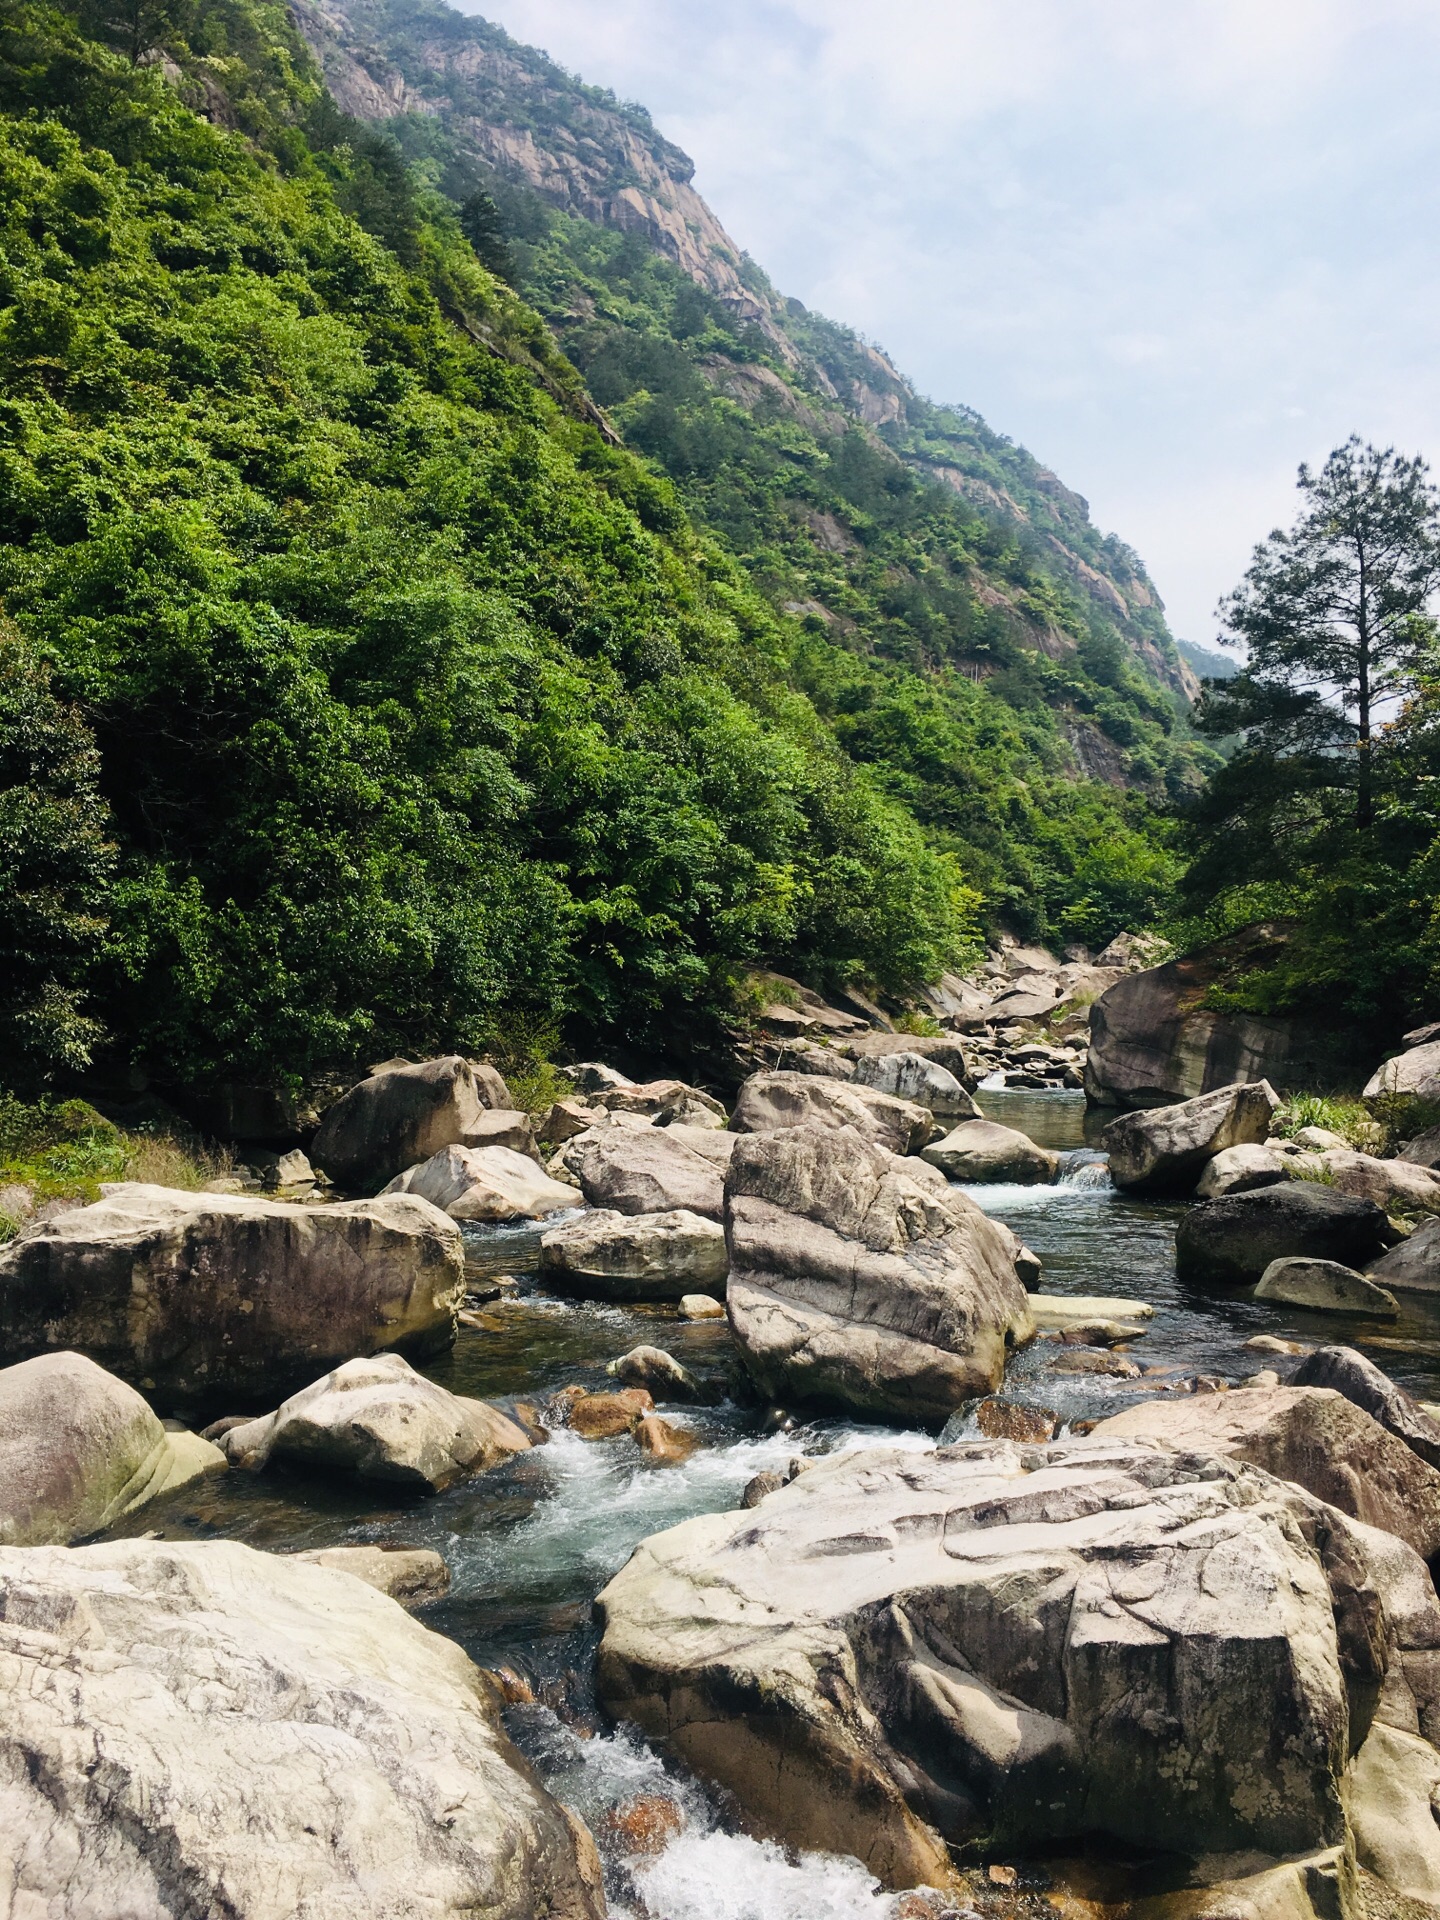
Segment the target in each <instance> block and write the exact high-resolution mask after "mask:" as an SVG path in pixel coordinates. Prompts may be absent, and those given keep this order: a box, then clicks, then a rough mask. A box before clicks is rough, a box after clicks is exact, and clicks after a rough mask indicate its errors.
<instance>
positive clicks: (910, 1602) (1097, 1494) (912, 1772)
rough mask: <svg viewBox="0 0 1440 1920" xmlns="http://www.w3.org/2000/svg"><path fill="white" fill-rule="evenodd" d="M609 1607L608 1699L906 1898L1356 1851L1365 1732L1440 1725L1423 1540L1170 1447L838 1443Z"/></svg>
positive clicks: (606, 1599)
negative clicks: (957, 1870)
mask: <svg viewBox="0 0 1440 1920" xmlns="http://www.w3.org/2000/svg"><path fill="white" fill-rule="evenodd" d="M597 1611H598V1612H599V1614H600V1617H601V1621H602V1625H603V1630H604V1633H603V1639H602V1642H601V1647H600V1655H599V1662H598V1675H597V1678H598V1687H599V1692H600V1696H601V1698H602V1700H603V1702H604V1704H605V1706H606V1707H607V1708H608V1710H609V1711H610V1712H612V1713H613V1714H614V1715H615V1716H616V1717H617V1718H620V1719H624V1720H628V1721H633V1722H634V1723H636V1724H637V1725H638V1726H640V1727H641V1728H642V1729H643V1731H644V1732H646V1733H647V1734H648V1735H649V1736H650V1737H651V1738H652V1739H653V1740H655V1741H657V1742H658V1743H659V1744H660V1745H661V1747H662V1750H663V1751H664V1752H666V1753H667V1754H669V1755H671V1756H673V1757H674V1758H675V1759H676V1760H677V1761H679V1762H680V1763H682V1764H683V1765H684V1766H686V1767H689V1768H691V1769H693V1770H695V1771H696V1772H698V1773H700V1774H702V1775H704V1776H706V1777H708V1778H709V1779H711V1780H713V1781H715V1782H717V1783H718V1784H719V1785H720V1786H721V1787H722V1788H723V1789H724V1790H726V1791H728V1792H729V1793H731V1794H733V1795H734V1796H735V1797H736V1799H737V1800H738V1801H739V1803H740V1805H741V1806H742V1807H743V1809H744V1811H745V1814H746V1817H747V1820H748V1821H749V1822H750V1823H751V1824H752V1825H753V1826H754V1827H756V1828H758V1829H759V1830H760V1831H762V1832H765V1833H768V1834H770V1835H773V1836H774V1837H775V1838H776V1839H778V1840H780V1841H782V1842H784V1843H785V1844H787V1845H790V1846H794V1847H801V1848H818V1849H824V1850H826V1851H835V1852H846V1853H851V1854H855V1855H858V1856H859V1858H860V1859H861V1860H862V1861H863V1862H864V1863H865V1865H866V1866H867V1867H868V1868H869V1869H870V1871H871V1872H872V1873H874V1874H875V1875H876V1876H877V1877H878V1878H879V1879H880V1880H881V1881H882V1882H884V1884H885V1885H887V1886H889V1887H906V1886H914V1885H916V1884H917V1883H929V1884H932V1885H936V1884H938V1885H944V1884H945V1873H946V1869H947V1866H948V1858H947V1846H948V1845H957V1846H966V1845H969V1846H972V1847H974V1848H975V1849H976V1850H977V1851H981V1850H983V1853H984V1854H985V1855H988V1856H989V1857H991V1858H992V1859H993V1858H994V1857H995V1856H997V1855H998V1856H999V1857H1000V1858H1001V1859H1002V1860H1003V1859H1005V1858H1006V1857H1007V1856H1013V1855H1014V1854H1016V1853H1034V1852H1056V1853H1066V1852H1068V1853H1071V1854H1075V1853H1079V1852H1082V1851H1085V1850H1089V1851H1091V1852H1092V1853H1093V1854H1094V1855H1095V1856H1098V1857H1102V1858H1103V1857H1107V1856H1108V1855H1112V1854H1113V1852H1114V1850H1116V1849H1134V1850H1138V1851H1140V1852H1143V1853H1152V1852H1174V1853H1180V1854H1184V1855H1187V1856H1190V1857H1191V1858H1192V1859H1193V1858H1194V1857H1195V1856H1197V1855H1198V1856H1205V1855H1231V1856H1233V1855H1236V1854H1260V1855H1265V1856H1270V1857H1271V1858H1274V1857H1276V1856H1295V1855H1307V1854H1310V1853H1312V1851H1318V1850H1320V1849H1325V1848H1335V1847H1341V1846H1343V1845H1344V1844H1345V1841H1346V1838H1347V1830H1346V1816H1345V1772H1346V1767H1347V1762H1348V1759H1349V1756H1350V1754H1351V1752H1352V1750H1353V1748H1355V1747H1359V1746H1360V1745H1361V1743H1362V1741H1363V1739H1364V1736H1365V1733H1366V1730H1367V1727H1369V1726H1371V1725H1373V1724H1381V1725H1390V1726H1398V1727H1402V1728H1404V1729H1405V1730H1407V1731H1409V1732H1411V1733H1412V1734H1413V1733H1416V1732H1417V1731H1418V1732H1419V1733H1420V1734H1421V1735H1425V1734H1432V1735H1433V1733H1434V1732H1435V1731H1436V1730H1437V1728H1436V1722H1437V1704H1440V1703H1437V1692H1440V1689H1437V1686H1436V1680H1435V1655H1434V1649H1436V1648H1437V1647H1440V1607H1437V1604H1436V1599H1435V1594H1434V1591H1433V1589H1432V1588H1430V1586H1429V1578H1428V1573H1427V1570H1426V1568H1425V1565H1424V1562H1423V1561H1422V1560H1421V1559H1420V1558H1419V1557H1418V1555H1416V1554H1415V1553H1414V1552H1413V1551H1412V1550H1411V1549H1409V1548H1408V1547H1406V1546H1405V1545H1404V1544H1403V1542H1401V1541H1400V1540H1398V1539H1394V1538H1392V1537H1390V1536H1389V1535H1386V1534H1383V1533H1380V1532H1378V1531H1377V1530H1376V1529H1374V1528H1371V1527H1367V1526H1364V1525H1361V1524H1360V1523H1358V1522H1356V1521H1352V1520H1350V1519H1348V1518H1347V1517H1346V1516H1345V1515H1343V1514H1341V1513H1339V1512H1338V1511H1336V1510H1335V1509H1334V1508H1331V1507H1327V1506H1325V1505H1324V1504H1323V1503H1322V1502H1320V1501H1318V1500H1315V1499H1314V1498H1313V1497H1312V1496H1311V1495H1309V1494H1306V1493H1304V1492H1303V1491H1302V1490H1301V1489H1299V1488H1298V1487H1294V1486H1290V1485H1287V1484H1286V1483H1285V1482H1283V1481H1280V1480H1277V1479H1275V1478H1273V1477H1272V1476H1271V1475H1269V1474H1267V1473H1265V1472H1263V1471H1261V1470H1260V1469H1257V1468H1255V1467H1252V1466H1248V1465H1245V1464H1243V1463H1241V1462H1239V1461H1236V1460H1230V1459H1225V1458H1223V1457H1217V1456H1215V1455H1210V1454H1204V1453H1196V1452H1193V1451H1189V1450H1187V1451H1184V1452H1180V1451H1173V1450H1171V1449H1169V1448H1166V1447H1161V1446H1157V1445H1155V1444H1154V1443H1153V1442H1150V1443H1147V1442H1143V1441H1135V1440H1130V1441H1125V1440H1101V1439H1099V1438H1098V1436H1097V1437H1092V1438H1091V1439H1088V1440H1081V1441H1068V1442H1061V1443H1059V1444H1052V1445H1051V1446H1049V1447H1036V1446H1021V1445H1016V1444H1014V1443H1010V1442H1005V1441H980V1442H970V1443H964V1444H960V1445H956V1446H953V1447H945V1448H941V1449H940V1450H939V1451H938V1452H935V1453H932V1454H929V1455H917V1454H915V1453H914V1452H910V1451H899V1450H896V1451H887V1450H883V1449H875V1450H870V1451H863V1452H858V1453H857V1452H852V1453H848V1454H844V1455H841V1456H839V1457H834V1458H831V1459H827V1460H822V1461H820V1462H817V1463H816V1464H815V1465H813V1466H812V1467H811V1469H810V1471H809V1472H807V1473H804V1474H801V1475H800V1476H799V1477H798V1478H796V1479H794V1480H793V1481H791V1482H790V1484H789V1485H785V1486H779V1487H776V1488H774V1489H772V1490H770V1491H768V1492H767V1493H766V1495H765V1497H764V1498H763V1499H762V1500H761V1501H760V1504H759V1505H758V1506H756V1507H753V1508H750V1509H748V1510H742V1511H739V1512H732V1513H723V1514H712V1515H706V1516H703V1517H701V1518H698V1519H693V1520H689V1521H686V1522H685V1523H684V1524H683V1525H681V1526H679V1527H675V1528H672V1529H670V1530H669V1531H668V1532H665V1533H661V1534H658V1535H656V1536H654V1537H652V1538H651V1539H649V1540H646V1541H644V1542H643V1543H642V1544H641V1546H640V1547H639V1548H638V1549H637V1550H636V1552H635V1553H634V1555H633V1556H632V1558H631V1559H630V1561H629V1562H628V1564H627V1565H626V1566H625V1567H624V1568H623V1569H622V1571H621V1572H620V1573H618V1574H617V1575H616V1576H615V1578H614V1579H613V1580H612V1581H611V1582H610V1584H609V1585H608V1586H607V1587H606V1588H605V1590H604V1592H603V1593H602V1594H601V1595H600V1597H599V1600H598V1602H597ZM1372 1717H1373V1718H1372ZM1422 1744H1423V1742H1422ZM1422 1758H1423V1756H1422ZM1425 1764H1426V1765H1427V1766H1428V1764H1429V1762H1428V1760H1427V1761H1426V1762H1425ZM1407 1778H1408V1779H1409V1780H1410V1784H1412V1785H1414V1784H1415V1780H1414V1775H1413V1774H1409V1775H1407ZM1333 1866H1334V1860H1333V1856H1332V1871H1333ZM1214 1871H1215V1873H1216V1874H1217V1876H1218V1875H1223V1874H1226V1873H1232V1872H1235V1871H1236V1867H1235V1866H1234V1865H1233V1864H1231V1863H1225V1864H1224V1865H1221V1864H1220V1863H1218V1862H1217V1863H1216V1866H1215V1868H1214ZM1331 1894H1332V1900H1331V1903H1330V1904H1327V1905H1325V1906H1324V1908H1323V1910H1324V1911H1327V1912H1330V1913H1338V1912H1339V1911H1341V1908H1340V1907H1339V1906H1338V1905H1337V1904H1335V1903H1334V1899H1333V1895H1334V1889H1333V1887H1332V1889H1331ZM1167 1910H1169V1911H1173V1909H1167ZM1186 1910H1187V1911H1189V1910H1190V1909H1186ZM1225 1910H1226V1911H1229V1909H1228V1908H1226V1909H1225ZM1305 1910H1306V1909H1305V1908H1304V1906H1303V1905H1302V1906H1301V1907H1300V1908H1299V1911H1301V1912H1303V1911H1305ZM1193 1911H1194V1912H1195V1913H1197V1914H1199V1913H1205V1912H1208V1911H1213V1909H1212V1908H1207V1907H1206V1906H1204V1905H1202V1904H1200V1903H1199V1902H1198V1901H1197V1903H1196V1904H1195V1906H1194V1909H1193ZM1240 1911H1245V1909H1244V1908H1242V1909H1240Z"/></svg>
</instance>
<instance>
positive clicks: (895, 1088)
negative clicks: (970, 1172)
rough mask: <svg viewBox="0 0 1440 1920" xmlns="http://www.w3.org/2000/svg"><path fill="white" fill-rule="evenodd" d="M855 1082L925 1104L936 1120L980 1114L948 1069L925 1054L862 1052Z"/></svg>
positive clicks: (974, 1117)
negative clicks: (873, 1053)
mask: <svg viewBox="0 0 1440 1920" xmlns="http://www.w3.org/2000/svg"><path fill="white" fill-rule="evenodd" d="M854 1084H855V1085H856V1086H861V1087H873V1088H874V1089H875V1091H876V1092H877V1093H888V1094H891V1095H893V1096H894V1098H895V1099H897V1100H908V1101H909V1102H910V1104H911V1105H912V1106H917V1107H926V1108H928V1109H929V1111H930V1112H931V1113H933V1114H934V1115H935V1117H936V1119H937V1120H978V1119H979V1118H980V1117H981V1115H980V1109H979V1108H978V1107H977V1106H976V1104H975V1102H974V1101H973V1100H972V1099H971V1098H970V1096H969V1094H968V1093H967V1092H966V1091H965V1089H964V1087H963V1086H961V1084H960V1082H959V1081H958V1080H957V1079H956V1078H955V1075H954V1074H953V1073H951V1072H950V1070H949V1068H948V1067H942V1066H941V1065H940V1064H939V1062H938V1061H935V1060H928V1059H926V1057H925V1055H924V1054H923V1053H882V1054H875V1055H862V1056H861V1058H860V1059H859V1060H857V1061H856V1062H855V1082H854ZM881 1144H882V1145H888V1144H889V1143H888V1142H884V1141H882V1143H881Z"/></svg>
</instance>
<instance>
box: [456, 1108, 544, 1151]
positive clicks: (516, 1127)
mask: <svg viewBox="0 0 1440 1920" xmlns="http://www.w3.org/2000/svg"><path fill="white" fill-rule="evenodd" d="M460 1145H461V1146H462V1147H506V1148H508V1149H509V1151H510V1152H511V1153H522V1154H526V1155H528V1156H529V1158H530V1159H532V1160H533V1159H535V1158H536V1154H535V1129H534V1128H533V1127H532V1126H531V1124H530V1116H529V1114H528V1113H518V1112H516V1111H515V1110H514V1109H512V1108H509V1107H490V1108H487V1109H486V1110H485V1112H484V1113H482V1114H481V1116H480V1118H479V1119H478V1120H477V1121H476V1122H475V1124H474V1125H473V1126H469V1127H467V1128H466V1129H465V1138H464V1139H463V1140H462V1141H461V1142H460Z"/></svg>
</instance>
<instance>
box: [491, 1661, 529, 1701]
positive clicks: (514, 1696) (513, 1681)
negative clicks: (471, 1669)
mask: <svg viewBox="0 0 1440 1920" xmlns="http://www.w3.org/2000/svg"><path fill="white" fill-rule="evenodd" d="M481 1672H482V1673H484V1674H486V1675H488V1677H489V1678H490V1679H491V1680H493V1681H494V1682H495V1685H496V1686H497V1687H498V1688H499V1690H500V1697H501V1699H502V1700H503V1701H504V1702H505V1704H506V1706H507V1707H531V1706H534V1704H535V1689H534V1688H533V1687H532V1686H531V1684H530V1682H529V1681H528V1680H527V1679H526V1678H525V1676H524V1675H523V1674H520V1673H517V1672H516V1671H515V1669H514V1667H482V1668H481Z"/></svg>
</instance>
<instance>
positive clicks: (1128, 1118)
mask: <svg viewBox="0 0 1440 1920" xmlns="http://www.w3.org/2000/svg"><path fill="white" fill-rule="evenodd" d="M1279 1105H1280V1100H1279V1097H1278V1095H1277V1094H1276V1092H1275V1089H1274V1088H1273V1087H1272V1086H1271V1085H1270V1083H1269V1081H1268V1080H1257V1081H1253V1082H1251V1083H1250V1084H1248V1085H1244V1086H1237V1087H1219V1088H1217V1089H1216V1090H1215V1092H1213V1093H1204V1094H1201V1095H1200V1097H1199V1098H1198V1099H1196V1100H1182V1101H1179V1102H1177V1103H1176V1104H1175V1105H1174V1106H1169V1107H1147V1108H1144V1109H1142V1110H1141V1111H1140V1112H1137V1113H1127V1114H1126V1115H1125V1116H1124V1117H1123V1119H1120V1120H1112V1121H1111V1123H1110V1125H1109V1126H1108V1127H1107V1128H1106V1129H1105V1132H1104V1134H1103V1136H1102V1145H1103V1146H1104V1148H1105V1151H1106V1152H1107V1153H1108V1154H1109V1156H1110V1178H1111V1179H1112V1180H1113V1181H1114V1182H1115V1185H1116V1186H1117V1187H1121V1188H1126V1189H1129V1190H1130V1191H1132V1192H1135V1193H1189V1192H1191V1191H1193V1189H1194V1186H1195V1182H1196V1181H1197V1180H1198V1179H1199V1177H1200V1175H1201V1174H1202V1173H1203V1172H1204V1171H1205V1168H1206V1165H1207V1164H1208V1162H1210V1161H1211V1160H1213V1159H1214V1158H1215V1156H1216V1154H1217V1153H1222V1152H1223V1151H1224V1150H1225V1149H1226V1148H1227V1147H1243V1146H1260V1145H1262V1144H1263V1143H1264V1141H1265V1140H1266V1139H1268V1137H1269V1134H1270V1122H1271V1119H1272V1117H1273V1115H1274V1114H1275V1111H1276V1109H1277V1108H1278V1107H1279Z"/></svg>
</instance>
